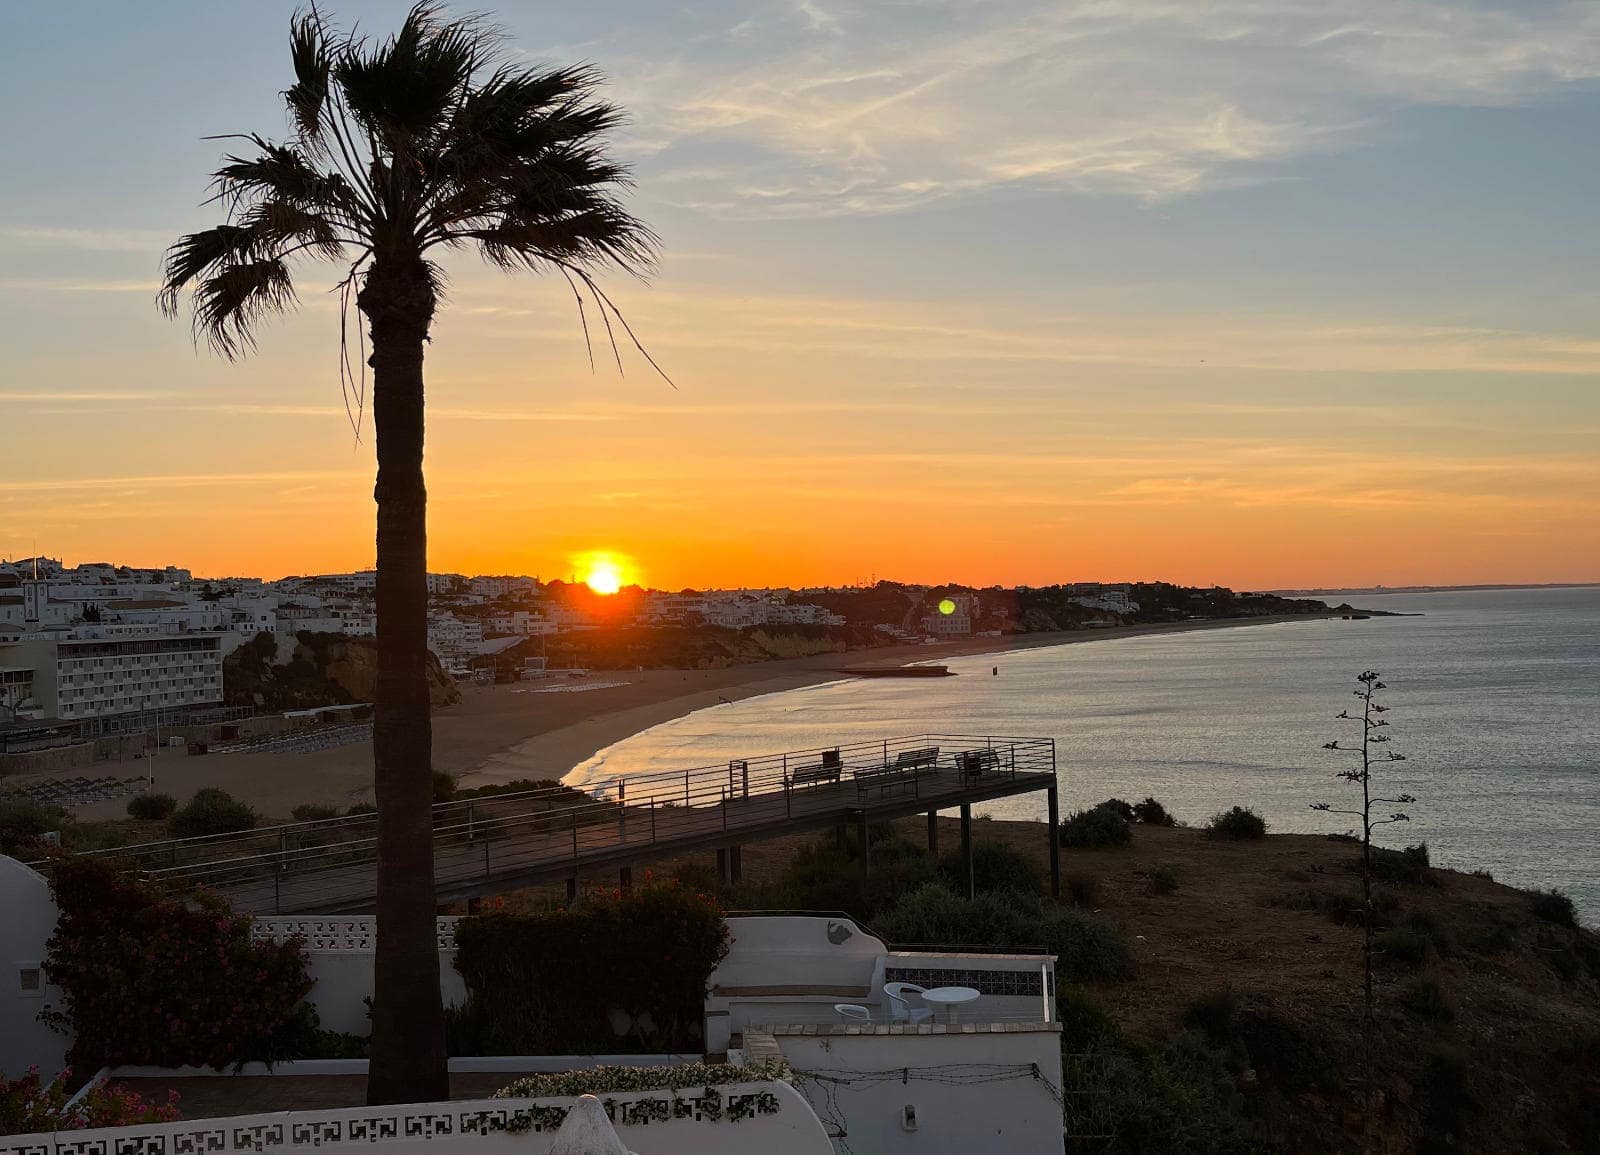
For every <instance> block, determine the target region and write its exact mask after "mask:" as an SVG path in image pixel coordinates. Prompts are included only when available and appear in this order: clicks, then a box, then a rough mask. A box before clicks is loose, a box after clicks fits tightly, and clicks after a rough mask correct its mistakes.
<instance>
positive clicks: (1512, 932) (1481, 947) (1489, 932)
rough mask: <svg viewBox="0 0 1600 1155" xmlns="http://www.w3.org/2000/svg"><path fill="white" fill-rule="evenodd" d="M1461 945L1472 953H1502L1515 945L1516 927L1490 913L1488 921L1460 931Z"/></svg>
mask: <svg viewBox="0 0 1600 1155" xmlns="http://www.w3.org/2000/svg"><path fill="white" fill-rule="evenodd" d="M1461 945H1462V946H1463V947H1465V948H1466V949H1467V950H1469V951H1471V952H1472V953H1473V954H1479V955H1497V954H1504V953H1505V952H1506V951H1508V950H1511V949H1512V948H1513V947H1515V946H1516V945H1517V928H1516V925H1515V924H1514V923H1512V922H1509V921H1502V920H1501V919H1499V918H1496V917H1494V916H1492V915H1491V916H1490V918H1489V921H1488V922H1485V923H1482V924H1480V925H1478V926H1475V927H1472V928H1470V929H1468V930H1464V931H1462V932H1461Z"/></svg>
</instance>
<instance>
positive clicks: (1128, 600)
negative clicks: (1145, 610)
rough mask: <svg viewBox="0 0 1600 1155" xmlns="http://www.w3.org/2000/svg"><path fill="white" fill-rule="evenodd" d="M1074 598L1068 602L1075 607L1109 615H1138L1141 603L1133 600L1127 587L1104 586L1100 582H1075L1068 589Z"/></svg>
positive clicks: (1070, 598)
mask: <svg viewBox="0 0 1600 1155" xmlns="http://www.w3.org/2000/svg"><path fill="white" fill-rule="evenodd" d="M1068 588H1069V590H1070V592H1071V594H1072V596H1071V597H1069V598H1068V599H1067V600H1068V601H1070V602H1072V603H1073V604H1074V605H1079V606H1084V607H1086V608H1088V609H1091V610H1101V611H1103V612H1105V613H1109V614H1136V613H1138V612H1139V603H1138V602H1136V601H1134V600H1133V597H1132V591H1131V590H1130V589H1129V587H1128V586H1126V585H1102V584H1101V583H1099V582H1074V583H1073V584H1072V585H1071V586H1070V587H1068Z"/></svg>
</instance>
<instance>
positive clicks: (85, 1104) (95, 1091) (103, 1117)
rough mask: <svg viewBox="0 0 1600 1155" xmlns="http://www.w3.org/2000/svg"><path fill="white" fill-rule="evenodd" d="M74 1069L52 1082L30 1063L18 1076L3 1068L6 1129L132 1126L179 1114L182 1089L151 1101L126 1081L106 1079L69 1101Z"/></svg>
mask: <svg viewBox="0 0 1600 1155" xmlns="http://www.w3.org/2000/svg"><path fill="white" fill-rule="evenodd" d="M71 1075H72V1073H71V1072H70V1071H62V1072H61V1074H59V1075H57V1076H56V1077H55V1078H54V1079H52V1080H51V1081H50V1082H48V1083H46V1082H45V1081H44V1080H43V1079H41V1078H40V1077H39V1068H38V1067H29V1068H28V1070H27V1072H26V1073H25V1074H23V1075H22V1076H21V1077H20V1078H17V1079H7V1078H6V1077H5V1076H4V1075H3V1074H0V1135H38V1134H43V1133H46V1132H49V1131H75V1130H78V1129H79V1128H82V1127H128V1126H131V1125H133V1124H135V1123H171V1122H174V1121H176V1120H177V1118H178V1092H176V1091H168V1092H167V1101H166V1102H165V1103H149V1102H146V1101H145V1100H144V1099H143V1098H141V1097H140V1096H139V1095H138V1094H136V1093H135V1092H133V1091H130V1090H128V1089H127V1088H126V1087H122V1086H118V1085H116V1084H113V1083H101V1084H99V1085H98V1086H95V1087H92V1088H90V1090H89V1092H88V1093H87V1094H86V1095H84V1096H83V1098H81V1099H79V1100H78V1101H77V1102H76V1103H73V1104H72V1106H70V1107H69V1106H67V1100H68V1099H69V1097H70V1096H69V1095H68V1094H67V1085H68V1081H69V1080H70V1078H71Z"/></svg>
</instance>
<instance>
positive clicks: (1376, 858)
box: [1349, 842, 1438, 886]
mask: <svg viewBox="0 0 1600 1155" xmlns="http://www.w3.org/2000/svg"><path fill="white" fill-rule="evenodd" d="M1349 865H1350V869H1351V870H1360V869H1361V860H1360V859H1359V858H1357V859H1352V860H1351V862H1350V864H1349ZM1372 877H1373V878H1376V879H1379V880H1381V881H1383V882H1387V883H1389V884H1390V885H1392V886H1418V885H1422V884H1424V883H1426V884H1431V885H1435V886H1437V885H1438V879H1437V878H1436V877H1435V876H1434V873H1433V871H1432V870H1431V869H1430V868H1429V865H1428V844H1427V843H1426V842H1419V843H1417V844H1416V845H1415V846H1408V847H1406V848H1405V849H1404V850H1385V849H1384V848H1383V847H1381V846H1374V847H1373V848H1372Z"/></svg>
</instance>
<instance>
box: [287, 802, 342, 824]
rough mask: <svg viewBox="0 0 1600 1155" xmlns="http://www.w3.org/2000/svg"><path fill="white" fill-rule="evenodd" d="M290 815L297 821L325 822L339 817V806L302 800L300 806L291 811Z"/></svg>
mask: <svg viewBox="0 0 1600 1155" xmlns="http://www.w3.org/2000/svg"><path fill="white" fill-rule="evenodd" d="M289 816H290V817H291V818H293V819H294V820H295V821H296V822H323V821H326V820H327V819H329V818H337V817H339V808H338V807H337V806H319V805H317V804H316V803H315V802H302V803H301V804H300V805H299V806H296V807H295V808H294V809H293V810H291V811H289Z"/></svg>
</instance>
